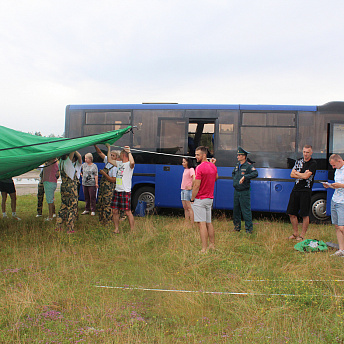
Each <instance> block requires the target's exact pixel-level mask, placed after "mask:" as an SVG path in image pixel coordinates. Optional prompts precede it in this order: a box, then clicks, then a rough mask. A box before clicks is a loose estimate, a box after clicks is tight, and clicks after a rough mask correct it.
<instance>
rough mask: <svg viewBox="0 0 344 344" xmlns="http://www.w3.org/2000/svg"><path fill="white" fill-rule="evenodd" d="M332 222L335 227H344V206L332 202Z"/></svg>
mask: <svg viewBox="0 0 344 344" xmlns="http://www.w3.org/2000/svg"><path fill="white" fill-rule="evenodd" d="M331 220H332V223H333V224H334V225H337V226H344V204H343V203H336V202H333V201H332V200H331Z"/></svg>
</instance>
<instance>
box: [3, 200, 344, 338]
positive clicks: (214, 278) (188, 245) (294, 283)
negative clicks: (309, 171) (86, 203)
mask: <svg viewBox="0 0 344 344" xmlns="http://www.w3.org/2000/svg"><path fill="white" fill-rule="evenodd" d="M57 198H59V196H57ZM82 205H83V204H82V203H81V204H80V207H81V206H82ZM44 206H45V209H44V211H45V212H47V207H46V204H45V205H44ZM57 208H58V207H57ZM8 209H9V203H8ZM35 209H36V197H35V196H21V197H19V199H18V211H17V213H18V215H19V216H20V217H21V218H22V221H19V222H16V221H14V220H12V219H11V218H9V219H1V220H0V231H1V246H0V250H1V251H0V273H1V289H0V293H1V294H0V305H1V306H0V307H1V308H0V309H1V313H0V331H1V332H0V342H1V343H344V324H343V319H344V317H343V316H344V290H343V286H344V282H342V281H338V280H344V274H343V265H344V259H343V258H337V257H331V256H330V254H331V253H332V252H333V251H329V252H323V253H300V252H297V251H295V250H294V248H293V246H294V244H295V242H291V241H288V240H286V238H287V237H288V235H290V233H291V226H290V224H288V223H287V222H283V221H276V220H272V219H271V218H270V219H256V220H255V221H254V226H255V231H254V234H253V235H250V236H249V235H246V233H241V232H240V233H235V232H233V225H232V223H231V221H230V219H229V218H226V217H225V216H218V217H216V218H215V219H214V228H215V232H216V250H215V251H214V252H209V253H207V254H205V255H200V254H199V250H200V239H199V234H198V229H197V228H196V227H195V228H186V227H185V226H184V220H183V218H182V217H177V216H151V217H145V218H137V219H136V230H135V232H134V233H129V231H128V230H129V227H128V223H127V222H123V223H121V226H122V228H121V229H122V232H121V234H119V235H114V234H112V233H111V228H103V227H101V226H100V225H99V223H98V221H97V218H96V217H95V218H91V217H90V216H82V217H80V219H79V221H78V223H77V225H76V229H77V232H76V233H75V234H72V235H67V234H66V233H64V232H55V231H54V224H53V223H49V222H45V221H44V220H43V219H42V218H38V219H37V218H35V214H36V213H35ZM308 238H317V239H321V240H324V241H333V242H336V237H335V232H334V229H333V227H332V226H331V225H310V228H309V232H308ZM101 286H109V287H119V288H120V289H114V288H101ZM127 287H131V288H132V289H127ZM140 288H147V289H150V290H142V289H140ZM161 290H168V291H161ZM177 291H190V292H177ZM205 292H214V293H205ZM233 293H243V294H233Z"/></svg>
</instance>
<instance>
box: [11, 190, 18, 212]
mask: <svg viewBox="0 0 344 344" xmlns="http://www.w3.org/2000/svg"><path fill="white" fill-rule="evenodd" d="M10 197H11V209H12V213H15V212H16V209H17V196H16V193H15V192H13V193H11V194H10Z"/></svg>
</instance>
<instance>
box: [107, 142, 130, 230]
mask: <svg viewBox="0 0 344 344" xmlns="http://www.w3.org/2000/svg"><path fill="white" fill-rule="evenodd" d="M106 146H107V147H108V154H107V158H108V160H107V161H108V163H110V164H112V165H114V166H117V171H116V188H115V191H114V194H113V198H112V202H111V208H112V211H113V222H114V224H115V231H114V232H115V233H116V234H118V233H119V216H120V213H119V212H120V211H121V210H123V211H124V213H125V215H127V217H128V221H129V225H130V230H133V229H134V224H135V221H134V216H133V213H132V212H131V185H132V178H133V171H134V166H135V161H134V157H133V155H132V154H131V152H130V147H129V146H125V147H124V149H123V150H122V151H121V154H120V160H121V161H117V160H113V159H112V158H111V150H110V148H111V146H110V145H109V144H106Z"/></svg>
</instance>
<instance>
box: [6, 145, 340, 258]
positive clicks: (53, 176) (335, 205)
mask: <svg viewBox="0 0 344 344" xmlns="http://www.w3.org/2000/svg"><path fill="white" fill-rule="evenodd" d="M106 146H107V149H108V151H107V155H105V154H104V153H103V152H102V151H101V150H100V149H99V148H98V147H97V146H95V149H96V152H97V154H98V155H99V156H100V158H101V159H102V160H103V161H104V163H105V167H104V168H103V169H102V170H100V171H99V173H100V174H101V175H102V178H101V180H100V182H99V183H98V168H97V165H95V164H94V163H93V155H92V154H91V153H87V154H86V155H85V162H84V163H82V159H81V155H80V154H79V153H78V152H72V153H70V154H69V155H65V156H62V157H61V158H60V159H59V162H58V159H51V160H49V161H47V162H46V163H45V164H44V166H42V171H41V174H40V177H41V179H40V183H39V184H38V205H37V217H39V216H42V204H43V197H44V194H45V195H46V200H47V203H48V207H49V216H48V218H47V219H46V220H47V221H51V220H52V219H53V218H54V217H56V229H57V230H61V229H62V225H63V223H65V224H66V226H67V231H68V233H73V232H74V223H75V220H76V218H77V216H78V195H79V188H80V183H79V178H80V175H81V176H82V184H83V191H84V196H85V211H84V212H83V213H82V215H86V214H89V213H90V215H91V216H94V215H95V213H96V200H97V190H98V189H99V196H98V211H99V219H100V222H101V223H102V224H104V225H107V224H109V223H110V222H111V221H113V223H114V227H115V228H114V232H115V233H119V222H120V213H121V212H124V213H125V215H126V216H127V218H128V221H129V225H130V229H131V230H132V229H134V224H135V223H134V216H133V214H132V212H131V187H132V176H133V170H134V166H135V161H134V158H133V156H132V154H131V151H130V147H129V146H126V147H124V149H123V150H122V151H121V152H119V151H111V146H110V145H109V144H106ZM302 153H303V157H302V158H300V159H298V160H297V161H296V162H295V165H294V167H293V169H292V171H291V173H290V177H291V178H294V179H295V184H294V187H293V190H292V192H291V194H290V198H289V203H288V208H287V214H288V215H289V218H290V222H291V224H292V228H293V234H292V235H291V236H290V237H289V239H290V240H293V239H294V240H297V241H301V240H303V239H304V238H305V235H306V232H307V229H308V226H309V213H310V210H311V195H312V186H313V184H314V176H315V173H316V169H317V164H316V161H315V160H314V159H313V158H312V154H313V150H312V146H310V145H305V146H304V147H303V151H302ZM248 154H249V152H247V151H245V150H244V149H243V148H241V147H238V150H237V160H238V162H237V164H236V166H235V167H234V169H233V172H232V177H233V187H234V202H233V224H234V230H235V231H240V230H241V217H243V220H244V222H245V230H246V232H247V233H252V231H253V223H252V212H251V199H250V197H251V195H250V182H251V180H252V179H254V178H256V177H257V176H258V171H257V170H256V168H255V167H254V165H253V162H252V161H250V160H249V159H248V157H247V155H248ZM207 156H208V150H207V148H206V147H204V146H200V147H197V148H196V149H195V158H196V161H197V163H198V166H197V167H196V169H194V168H193V167H192V163H191V160H190V159H189V158H183V162H182V165H183V167H184V173H183V177H182V183H181V201H182V204H183V208H184V213H185V219H186V221H188V222H189V223H191V224H193V223H194V222H196V223H198V224H199V230H200V237H201V243H202V249H201V253H205V252H206V251H207V250H208V249H215V233H214V227H213V225H212V221H211V210H212V204H213V199H214V186H215V182H216V180H217V179H218V173H217V167H216V166H215V163H216V159H215V158H211V159H210V160H209V161H208V158H207ZM329 163H330V165H331V166H332V167H333V168H334V169H335V170H336V171H335V177H334V180H335V182H334V183H332V184H329V183H323V185H324V187H325V188H333V189H335V192H334V195H333V197H332V200H331V218H332V223H333V224H334V225H335V228H336V234H337V239H338V243H339V250H338V251H336V252H335V253H334V255H335V256H344V160H343V159H342V157H341V156H340V155H338V154H332V155H331V156H330V159H329ZM60 176H61V179H62V184H61V207H60V210H59V212H58V214H57V215H56V213H55V204H54V192H55V190H56V187H57V179H58V178H59V177H60ZM0 191H1V194H2V213H3V217H7V214H6V198H7V194H9V195H10V197H11V208H12V217H13V218H15V219H17V220H20V218H19V217H18V216H17V214H16V192H15V186H14V183H13V180H12V179H11V178H10V179H8V180H2V181H0ZM299 216H300V217H302V219H303V221H302V230H301V232H300V233H299V223H298V217H299Z"/></svg>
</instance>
